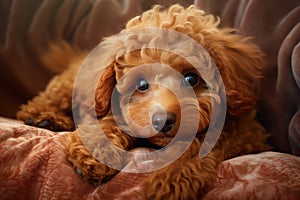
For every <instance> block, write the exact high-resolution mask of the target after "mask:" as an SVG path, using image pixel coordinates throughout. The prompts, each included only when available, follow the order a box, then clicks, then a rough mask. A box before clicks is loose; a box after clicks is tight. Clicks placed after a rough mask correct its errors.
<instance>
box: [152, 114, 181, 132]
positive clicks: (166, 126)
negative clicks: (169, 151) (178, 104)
mask: <svg viewBox="0 0 300 200" xmlns="http://www.w3.org/2000/svg"><path fill="white" fill-rule="evenodd" d="M175 122H176V116H175V114H173V113H170V112H168V113H166V114H154V115H153V117H152V126H153V127H154V128H155V130H157V131H159V132H163V133H167V132H169V131H170V130H171V129H172V128H173V127H174V125H175Z"/></svg>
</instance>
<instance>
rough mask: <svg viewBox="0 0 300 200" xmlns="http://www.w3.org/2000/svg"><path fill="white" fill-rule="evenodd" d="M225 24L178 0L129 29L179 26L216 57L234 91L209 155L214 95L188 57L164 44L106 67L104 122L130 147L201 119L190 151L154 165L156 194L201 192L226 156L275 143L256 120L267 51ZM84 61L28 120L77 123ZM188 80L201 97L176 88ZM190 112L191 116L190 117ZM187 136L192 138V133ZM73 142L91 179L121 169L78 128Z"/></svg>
mask: <svg viewBox="0 0 300 200" xmlns="http://www.w3.org/2000/svg"><path fill="white" fill-rule="evenodd" d="M217 26H218V22H216V21H215V20H214V18H213V17H212V16H210V15H205V14H204V12H202V11H199V10H197V9H196V8H194V7H189V8H187V9H184V8H182V7H180V6H178V5H175V6H172V7H171V8H170V9H169V10H168V11H160V8H159V7H154V8H153V9H152V10H150V11H148V12H145V13H144V14H143V15H142V16H140V17H136V18H134V19H132V20H131V21H129V23H128V24H127V26H126V30H136V29H142V28H147V27H157V28H164V29H168V30H175V31H178V32H180V33H181V34H185V35H187V36H189V37H191V38H192V39H193V40H195V41H196V42H198V43H199V45H201V46H202V47H203V48H204V49H205V50H206V51H207V52H208V54H209V55H210V56H211V58H212V59H213V61H214V62H215V63H216V66H217V68H218V69H219V71H220V74H221V76H222V78H223V82H224V86H225V90H226V98H227V113H226V120H225V124H224V128H223V130H222V134H221V136H220V138H219V140H218V142H217V144H216V145H215V147H214V148H213V150H212V151H211V152H209V153H208V154H207V155H206V156H205V157H204V158H200V157H199V150H200V148H201V146H202V142H203V138H204V136H205V134H206V132H205V131H207V128H208V126H209V123H210V119H211V115H212V113H211V112H212V98H214V97H213V95H211V94H210V93H209V88H208V87H207V85H206V83H205V81H204V80H202V79H201V74H199V73H198V72H197V71H196V70H195V69H193V66H191V64H190V63H188V62H187V61H186V60H185V59H182V58H180V57H179V56H178V55H172V54H171V53H170V52H166V51H163V50H152V49H147V48H146V49H140V50H136V51H132V52H129V53H126V55H121V56H120V57H118V58H116V59H115V60H114V61H113V62H112V63H111V64H110V65H109V66H105V67H106V70H105V71H104V73H103V74H102V77H101V78H100V80H99V82H98V86H97V90H96V95H95V103H96V105H95V110H96V114H97V117H98V121H99V123H100V125H101V127H102V129H103V132H104V133H105V135H106V136H107V137H108V138H109V139H110V140H111V141H112V142H113V143H114V144H115V145H116V146H118V147H120V148H122V149H124V150H131V149H133V148H134V147H136V146H137V142H138V139H137V138H138V137H146V138H148V140H147V141H148V142H149V143H150V144H153V145H154V146H155V145H156V146H159V147H163V146H166V145H168V144H169V143H170V141H171V140H172V139H173V138H174V137H175V135H176V133H177V131H178V129H179V127H180V126H181V125H183V126H184V128H183V130H184V131H185V132H186V134H189V133H190V132H191V131H190V130H189V127H191V126H195V124H193V122H197V124H196V126H197V128H196V131H197V134H196V137H195V139H194V140H193V142H192V144H191V145H190V146H189V148H188V149H187V151H185V152H184V153H183V155H182V156H180V158H179V159H177V160H176V161H174V163H172V164H170V165H169V166H167V167H164V168H162V169H160V170H157V171H155V172H153V174H152V176H151V177H150V179H149V180H147V183H149V184H148V189H147V193H146V196H147V197H148V198H149V199H197V198H199V197H201V196H202V195H203V194H205V192H206V191H207V190H208V189H209V187H210V185H211V184H212V183H213V181H214V179H215V177H216V171H217V167H218V164H219V163H220V162H221V161H223V160H226V159H229V158H232V157H235V156H238V155H243V154H249V153H257V152H261V151H265V150H268V149H269V146H268V145H267V144H266V139H267V137H268V135H267V134H266V132H265V130H264V128H263V127H262V126H261V125H260V124H259V123H258V122H256V120H255V106H256V103H257V95H256V89H257V87H258V86H259V79H260V78H261V77H260V71H261V69H262V67H263V66H264V60H263V55H262V53H261V52H260V50H259V49H258V48H257V47H256V46H254V45H253V44H251V43H250V42H249V40H248V39H245V38H242V37H240V36H238V35H235V34H232V30H230V29H218V28H217ZM145 38H146V39H145V41H144V42H145V43H147V42H150V41H151V38H150V39H149V38H148V39H149V41H147V37H145ZM141 42H143V41H141ZM124 44H125V42H124ZM112 51H114V49H112ZM61 53H62V52H59V54H61ZM53 54H54V56H55V54H58V52H55V51H54V53H53ZM84 55H86V54H84ZM75 56H77V55H75ZM79 57H81V58H82V57H83V56H82V55H80V56H79ZM153 63H161V64H163V65H165V66H167V67H169V68H171V69H174V70H176V71H177V72H178V73H179V74H181V75H182V77H183V78H182V80H179V79H180V78H178V77H177V78H174V77H176V75H174V76H173V75H172V73H168V71H166V72H164V69H160V68H155V66H151V67H147V66H148V65H149V64H153ZM141 65H145V66H144V67H145V70H143V73H142V74H141V73H140V72H139V73H137V72H135V71H134V70H133V69H135V67H136V66H141ZM79 66H80V59H79V61H78V60H77V61H76V62H75V64H74V65H72V67H70V69H68V70H66V71H65V72H64V73H63V74H61V75H59V76H57V77H55V78H54V79H53V80H52V81H51V82H50V84H49V86H48V87H47V89H46V91H45V92H43V93H41V94H40V95H39V96H38V97H36V98H35V99H33V100H32V101H31V102H29V104H28V105H25V106H23V107H22V110H21V111H20V112H19V113H18V118H19V119H22V120H23V121H24V122H25V123H28V124H31V125H36V126H41V127H46V128H50V129H53V130H62V129H63V130H72V129H74V124H73V122H72V118H71V117H70V116H68V113H70V110H71V109H72V105H71V103H72V102H71V100H72V92H71V91H72V89H73V82H74V78H75V75H76V72H77V70H78V67H79ZM146 68H147V69H146ZM157 69H159V70H157ZM162 75H163V76H162ZM162 77H163V78H162ZM157 82H159V83H161V82H164V83H166V85H168V84H167V83H170V84H169V85H168V86H169V87H170V88H168V87H165V86H164V85H160V84H155V83H157ZM182 82H185V83H186V84H187V85H189V86H188V87H190V86H191V87H192V88H193V91H194V93H195V96H196V98H193V99H192V98H187V97H186V98H185V97H183V98H181V99H178V98H177V97H176V95H175V94H174V92H173V91H172V89H174V88H181V89H180V90H178V91H179V92H180V91H181V92H182V91H183V90H185V87H183V86H182ZM179 83H180V84H181V85H178V84H179ZM176 84H177V85H176ZM115 86H116V88H117V93H118V95H120V101H119V102H118V104H119V105H117V107H118V109H119V110H120V111H119V112H118V114H119V116H118V117H120V118H122V120H123V121H124V123H125V124H126V125H127V126H128V130H130V131H131V133H132V134H131V135H129V134H126V133H125V132H124V130H123V129H121V128H120V127H119V126H118V124H117V123H116V122H115V118H114V117H113V112H112V110H111V96H112V93H113V89H114V87H115ZM131 86H133V87H135V90H133V92H132V91H131V92H129V93H130V95H129V94H127V93H128V88H132V87H131ZM182 88H183V89H182ZM176 91H177V90H176ZM154 105H160V106H158V107H157V106H154ZM181 106H183V110H182V107H181ZM161 107H163V110H164V112H162V111H161ZM182 112H185V113H190V115H185V116H184V117H182V114H183V113H182ZM129 119H130V120H129ZM140 127H145V128H144V129H140ZM141 130H142V131H141ZM156 133H157V134H156ZM101 137H102V136H95V137H94V138H93V144H91V145H94V146H97V145H98V146H100V147H101V148H106V147H107V146H106V144H105V143H103V142H102V140H101ZM182 141H183V142H184V138H183V139H182ZM180 142H181V141H179V143H180ZM139 145H140V144H139ZM101 148H100V149H98V150H99V153H98V155H99V156H100V159H102V158H103V159H104V160H105V159H109V158H110V156H111V155H114V156H115V154H110V152H109V151H107V150H106V151H105V153H101ZM67 149H68V150H67V159H68V160H69V161H70V162H71V163H72V165H73V166H74V168H76V169H80V170H81V172H82V175H83V177H84V178H85V179H87V180H89V181H91V182H93V183H96V184H100V183H102V182H104V181H106V180H107V179H108V178H109V177H111V176H113V175H115V174H116V173H117V172H118V170H116V169H113V168H110V167H108V166H106V165H105V164H103V163H101V162H99V161H97V160H96V159H95V158H94V157H93V156H92V155H91V153H90V152H89V151H88V150H87V149H86V148H85V146H84V145H83V144H82V142H81V140H80V139H79V137H78V134H77V132H76V131H74V134H70V140H69V141H68V147H67ZM112 151H114V150H113V149H112ZM168 151H169V153H170V154H175V153H177V151H178V150H177V149H176V146H172V147H171V149H170V150H168ZM118 156H119V157H118V158H114V159H116V162H119V163H118V165H119V166H120V167H122V166H124V165H125V164H126V163H127V162H128V160H126V159H125V160H124V159H122V155H118Z"/></svg>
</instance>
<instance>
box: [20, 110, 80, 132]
mask: <svg viewBox="0 0 300 200" xmlns="http://www.w3.org/2000/svg"><path fill="white" fill-rule="evenodd" d="M17 118H18V119H19V120H21V121H23V122H24V123H25V124H27V125H30V126H36V127H39V128H45V129H49V130H52V131H68V130H73V129H74V122H73V120H72V118H71V117H69V116H66V115H64V114H63V113H55V112H38V111H35V110H34V109H31V110H29V111H28V110H21V111H19V112H18V113H17Z"/></svg>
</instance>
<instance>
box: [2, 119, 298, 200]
mask: <svg viewBox="0 0 300 200" xmlns="http://www.w3.org/2000/svg"><path fill="white" fill-rule="evenodd" d="M0 121H3V120H0ZM67 134H68V132H61V133H55V132H51V131H48V130H44V129H39V128H35V127H30V126H26V125H23V124H17V123H6V122H4V123H3V122H2V123H0V169H1V170H0V199H1V200H2V199H3V200H10V199H11V200H18V199H20V200H27V199H28V200H34V199H52V198H53V199H70V200H75V199H105V200H109V199H124V200H126V199H145V185H144V184H143V183H144V180H145V179H146V178H147V177H148V176H149V174H146V173H145V174H134V173H125V172H120V173H119V174H118V175H117V176H115V177H114V178H113V179H111V180H110V181H109V182H108V183H106V184H105V185H101V186H98V187H95V186H92V185H90V184H88V183H87V182H85V181H83V180H82V179H81V177H80V176H79V175H78V174H77V173H76V172H75V171H74V170H73V169H72V168H71V166H70V165H69V164H68V163H67V162H66V160H65V154H64V145H63V143H64V139H65V138H66V137H67ZM135 162H136V161H135ZM149 163H151V162H145V163H139V164H136V163H133V162H131V163H129V164H128V166H126V167H131V168H137V167H147V165H149ZM179 170H180V169H179ZM218 177H219V178H218V180H217V181H216V182H215V184H214V187H213V188H212V190H211V191H210V192H209V193H208V194H207V195H206V196H205V198H204V199H264V200H268V199H270V200H271V199H295V200H296V199H298V198H299V197H300V158H299V157H295V156H292V155H288V154H281V153H275V152H266V153H261V154H257V155H247V156H241V157H238V158H234V159H231V160H228V161H225V162H223V163H222V164H221V165H220V169H219V172H218Z"/></svg>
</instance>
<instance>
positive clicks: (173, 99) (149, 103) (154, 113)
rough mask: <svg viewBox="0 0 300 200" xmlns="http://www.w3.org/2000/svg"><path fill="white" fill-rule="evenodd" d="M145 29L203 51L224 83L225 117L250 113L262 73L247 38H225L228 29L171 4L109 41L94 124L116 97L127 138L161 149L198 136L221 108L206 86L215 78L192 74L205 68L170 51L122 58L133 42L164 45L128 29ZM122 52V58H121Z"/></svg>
mask: <svg viewBox="0 0 300 200" xmlns="http://www.w3.org/2000/svg"><path fill="white" fill-rule="evenodd" d="M147 27H156V28H164V29H167V30H172V31H177V32H179V33H180V34H184V35H186V36H188V37H190V38H191V39H192V40H193V41H196V42H197V43H198V44H199V45H200V46H202V47H203V49H205V50H206V52H207V55H209V56H210V57H211V59H212V60H213V61H214V63H215V65H216V67H217V69H218V71H219V73H220V75H221V77H222V79H223V83H224V87H225V90H226V91H225V93H226V99H227V101H226V105H227V113H226V114H227V115H228V116H233V117H238V116H240V115H244V114H245V113H248V112H249V111H251V110H252V109H253V108H254V106H255V105H256V100H257V99H256V96H257V95H256V87H257V85H258V83H259V79H260V71H261V68H262V67H263V66H264V60H263V55H262V53H261V51H260V50H259V49H258V48H257V47H256V46H255V45H253V44H251V43H250V42H249V40H248V39H245V38H243V37H241V36H238V35H235V34H232V30H229V29H219V28H218V21H216V20H215V19H214V18H213V17H212V16H210V15H205V14H204V12H203V11H199V10H197V9H196V8H194V7H190V8H187V9H184V8H182V7H180V6H178V5H176V6H172V7H171V8H170V9H169V10H167V11H160V10H159V8H158V7H155V8H153V9H152V10H150V11H148V12H146V13H144V14H143V15H142V16H140V17H136V18H134V19H132V20H131V21H129V23H128V24H127V26H126V30H129V31H132V35H130V37H126V38H123V39H121V40H119V41H117V42H115V43H114V40H113V42H112V45H111V50H112V52H113V54H114V55H115V60H114V61H113V62H112V63H111V64H110V65H109V66H107V67H106V68H107V69H106V70H105V71H104V73H103V75H102V76H103V77H102V78H101V79H100V81H99V83H98V87H97V94H96V99H95V100H96V107H95V109H96V113H97V116H98V118H100V119H101V118H102V117H104V116H105V115H106V114H107V113H108V111H109V110H110V108H111V104H110V102H112V101H111V100H112V98H111V97H112V96H114V95H113V91H115V92H116V93H117V94H118V95H117V96H118V97H117V98H116V99H117V102H118V103H117V104H118V107H119V108H120V113H121V115H122V117H123V119H124V121H125V123H126V125H127V127H128V131H129V133H130V134H132V135H133V136H136V137H144V138H149V140H150V141H151V142H152V143H154V144H157V145H160V146H165V145H167V144H168V143H169V142H170V141H171V140H172V139H173V138H174V136H175V135H176V134H177V132H178V131H182V132H183V133H184V134H183V135H186V136H188V135H189V134H193V132H195V131H196V133H197V134H198V135H203V134H205V131H206V129H207V127H208V126H209V123H210V118H211V114H212V113H211V110H212V104H213V103H215V102H220V99H219V97H218V96H217V94H213V93H212V92H211V91H210V90H209V85H210V83H209V82H207V81H214V80H213V77H214V74H210V76H211V77H210V78H207V77H203V74H201V73H199V70H198V69H197V67H200V68H201V67H205V66H203V65H199V66H195V65H191V63H190V62H188V61H187V60H186V59H184V58H182V57H180V56H178V55H176V54H172V53H171V52H170V51H163V50H161V49H159V50H153V49H147V48H143V49H137V50H135V51H131V52H128V51H127V50H126V47H128V46H134V45H136V44H137V43H139V44H141V46H142V45H143V44H147V43H155V42H157V38H160V39H161V40H162V41H163V39H164V37H161V36H157V37H156V35H154V36H153V35H151V34H147V31H144V33H143V34H142V35H141V34H136V35H135V34H134V33H135V30H141V29H145V28H147ZM137 33H138V31H137ZM174 41H175V42H174V43H175V44H176V40H174ZM182 45H184V43H181V44H178V47H176V46H174V47H172V48H181V47H182ZM188 47H189V45H187V48H186V49H189V48H188ZM122 48H123V50H122V52H123V53H124V52H126V53H125V54H124V55H121V54H122V53H120V52H121V51H120V50H121V49H122ZM172 48H171V49H172ZM124 49H125V50H124ZM194 56H195V55H194ZM200 57H201V55H199V58H200ZM199 62H201V59H199ZM200 71H201V70H200ZM205 76H207V75H205ZM204 80H205V81H204ZM114 88H116V90H114ZM113 104H114V103H113ZM126 129H127V128H126Z"/></svg>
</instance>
